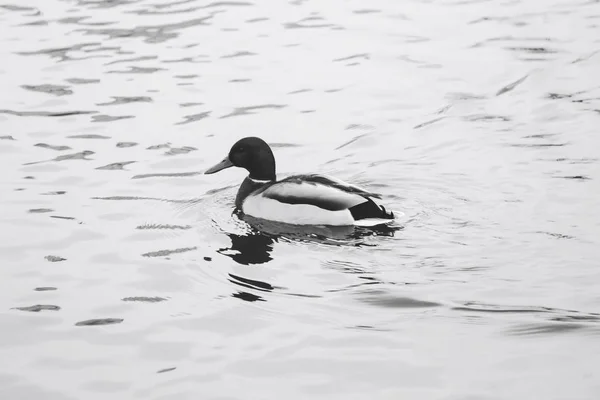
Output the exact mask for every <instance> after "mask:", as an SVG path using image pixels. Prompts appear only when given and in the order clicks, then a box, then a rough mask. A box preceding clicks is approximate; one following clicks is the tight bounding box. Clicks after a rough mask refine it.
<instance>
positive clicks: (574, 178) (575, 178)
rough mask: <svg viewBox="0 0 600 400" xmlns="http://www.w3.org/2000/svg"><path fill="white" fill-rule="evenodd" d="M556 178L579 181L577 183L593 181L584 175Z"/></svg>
mask: <svg viewBox="0 0 600 400" xmlns="http://www.w3.org/2000/svg"><path fill="white" fill-rule="evenodd" d="M554 178H561V179H573V180H577V181H587V180H590V179H592V178H589V177H587V176H584V175H567V176H555V177H554Z"/></svg>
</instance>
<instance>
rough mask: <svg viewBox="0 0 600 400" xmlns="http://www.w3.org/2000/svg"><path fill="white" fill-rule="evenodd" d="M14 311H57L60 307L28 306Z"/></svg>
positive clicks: (16, 308) (46, 305) (48, 305)
mask: <svg viewBox="0 0 600 400" xmlns="http://www.w3.org/2000/svg"><path fill="white" fill-rule="evenodd" d="M14 310H19V311H28V312H40V311H59V310H60V307H59V306H54V305H51V304H36V305H34V306H29V307H15V308H14Z"/></svg>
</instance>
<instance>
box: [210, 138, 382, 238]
mask: <svg viewBox="0 0 600 400" xmlns="http://www.w3.org/2000/svg"><path fill="white" fill-rule="evenodd" d="M229 167H240V168H244V169H246V170H247V171H248V172H249V175H248V176H247V177H246V179H244V181H243V182H242V185H241V186H240V188H239V190H238V192H237V196H236V199H235V206H236V208H237V209H238V210H240V211H241V212H242V213H243V214H245V215H249V216H251V217H254V218H260V219H264V220H268V221H276V222H283V223H288V224H293V225H330V226H347V225H361V226H372V225H377V224H382V223H389V222H391V221H392V220H393V219H394V213H393V212H388V211H386V209H385V208H384V207H383V206H381V205H378V204H377V203H375V201H373V199H374V198H376V199H380V198H381V196H380V195H378V194H376V193H372V192H369V191H366V190H364V189H362V188H360V187H358V186H355V185H351V184H349V183H346V182H344V181H341V180H339V179H336V178H332V177H329V176H325V175H319V174H310V175H294V176H290V177H287V178H285V179H282V180H279V181H278V180H277V177H276V175H275V157H274V156H273V151H272V150H271V147H269V145H268V144H267V143H266V142H265V141H264V140H262V139H260V138H258V137H246V138H244V139H241V140H239V141H238V142H236V143H235V144H234V145H233V146H232V147H231V150H230V151H229V154H228V155H227V157H225V158H224V159H223V161H221V162H219V163H218V164H216V165H214V166H213V167H211V168H209V169H208V170H206V171H205V172H204V173H205V174H214V173H215V172H218V171H221V170H224V169H225V168H229Z"/></svg>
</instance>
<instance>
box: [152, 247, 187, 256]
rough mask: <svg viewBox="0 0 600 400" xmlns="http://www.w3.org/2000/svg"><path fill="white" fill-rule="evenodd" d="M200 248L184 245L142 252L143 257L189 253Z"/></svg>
mask: <svg viewBox="0 0 600 400" xmlns="http://www.w3.org/2000/svg"><path fill="white" fill-rule="evenodd" d="M194 250H198V248H197V247H182V248H178V249H168V250H158V251H151V252H149V253H144V254H142V257H168V256H170V255H172V254H180V253H187V252H189V251H194Z"/></svg>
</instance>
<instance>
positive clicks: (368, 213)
mask: <svg viewBox="0 0 600 400" xmlns="http://www.w3.org/2000/svg"><path fill="white" fill-rule="evenodd" d="M349 211H350V213H351V214H352V218H354V220H355V221H358V220H361V219H370V218H376V219H394V218H395V216H394V213H393V212H392V211H387V210H386V209H385V207H384V206H380V205H378V204H377V203H375V202H374V201H373V200H371V199H367V201H365V202H364V203H361V204H358V205H356V206H354V207H351V208H350V209H349Z"/></svg>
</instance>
